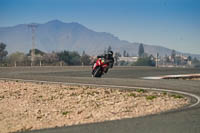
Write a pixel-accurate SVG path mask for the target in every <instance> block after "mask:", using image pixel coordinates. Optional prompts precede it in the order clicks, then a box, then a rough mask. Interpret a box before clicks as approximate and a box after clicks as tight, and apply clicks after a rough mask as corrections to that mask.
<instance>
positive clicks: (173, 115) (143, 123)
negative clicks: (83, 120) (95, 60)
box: [0, 67, 200, 133]
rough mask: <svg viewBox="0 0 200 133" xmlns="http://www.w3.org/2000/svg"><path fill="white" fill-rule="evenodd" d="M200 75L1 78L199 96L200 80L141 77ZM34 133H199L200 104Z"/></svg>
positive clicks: (45, 72)
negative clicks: (148, 78)
mask: <svg viewBox="0 0 200 133" xmlns="http://www.w3.org/2000/svg"><path fill="white" fill-rule="evenodd" d="M191 73H200V69H182V68H179V69H177V68H159V69H156V68H151V67H116V68H114V69H112V70H111V71H110V72H109V73H108V74H107V75H104V76H103V78H100V79H96V78H91V74H90V68H89V67H42V68H40V67H32V68H30V67H24V68H22V67H20V68H0V78H14V79H26V80H42V81H58V82H65V83H66V82H69V83H85V84H100V85H102V84H104V85H116V86H117V85H119V86H130V87H135V86H137V87H151V88H162V89H170V90H178V91H184V92H189V93H193V94H196V95H198V96H200V81H189V80H144V79H142V78H141V77H148V76H162V75H173V74H191ZM32 132H34V133H68V132H69V133H79V132H80V133H133V132H134V133H200V105H197V106H195V107H193V108H190V109H184V110H179V111H172V112H167V113H162V114H157V115H151V116H145V117H140V118H131V119H123V120H115V121H107V122H102V123H94V124H84V125H76V126H70V127H61V128H54V129H44V130H38V131H32Z"/></svg>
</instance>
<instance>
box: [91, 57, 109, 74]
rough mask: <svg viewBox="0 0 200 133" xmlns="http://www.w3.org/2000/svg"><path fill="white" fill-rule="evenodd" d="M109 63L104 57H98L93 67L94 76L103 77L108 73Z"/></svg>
mask: <svg viewBox="0 0 200 133" xmlns="http://www.w3.org/2000/svg"><path fill="white" fill-rule="evenodd" d="M108 68H109V63H106V62H105V59H104V58H98V59H97V61H96V62H95V63H94V65H93V67H92V76H93V77H101V76H102V75H103V74H104V73H107V71H108Z"/></svg>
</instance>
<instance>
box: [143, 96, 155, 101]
mask: <svg viewBox="0 0 200 133" xmlns="http://www.w3.org/2000/svg"><path fill="white" fill-rule="evenodd" d="M155 98H157V97H156V96H146V99H147V100H153V99H155Z"/></svg>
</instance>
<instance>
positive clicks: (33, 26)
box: [28, 24, 37, 66]
mask: <svg viewBox="0 0 200 133" xmlns="http://www.w3.org/2000/svg"><path fill="white" fill-rule="evenodd" d="M28 27H29V28H31V32H32V50H31V66H33V65H34V62H35V30H36V28H37V25H36V24H29V25H28Z"/></svg>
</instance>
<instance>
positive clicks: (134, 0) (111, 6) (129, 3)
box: [0, 0, 200, 54]
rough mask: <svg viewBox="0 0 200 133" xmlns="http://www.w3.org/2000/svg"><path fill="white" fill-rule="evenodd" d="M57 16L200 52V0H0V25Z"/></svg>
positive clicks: (125, 36) (139, 39)
mask: <svg viewBox="0 0 200 133" xmlns="http://www.w3.org/2000/svg"><path fill="white" fill-rule="evenodd" d="M53 19H59V20H61V21H64V22H78V23H80V24H83V25H84V26H86V27H88V28H89V29H92V30H95V31H99V32H109V33H112V34H114V35H115V36H117V37H119V38H120V39H121V40H127V41H130V42H142V43H146V44H152V45H161V46H165V47H168V48H171V49H176V50H178V51H182V52H189V53H196V54H200V0H0V27H4V26H13V25H17V24H23V23H31V22H37V23H45V22H47V21H50V20H53Z"/></svg>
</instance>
